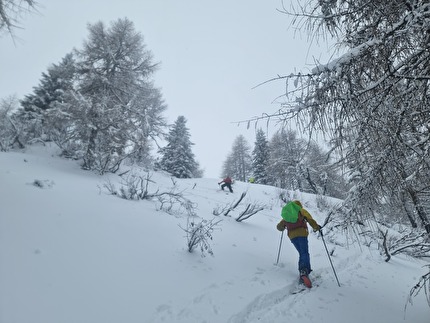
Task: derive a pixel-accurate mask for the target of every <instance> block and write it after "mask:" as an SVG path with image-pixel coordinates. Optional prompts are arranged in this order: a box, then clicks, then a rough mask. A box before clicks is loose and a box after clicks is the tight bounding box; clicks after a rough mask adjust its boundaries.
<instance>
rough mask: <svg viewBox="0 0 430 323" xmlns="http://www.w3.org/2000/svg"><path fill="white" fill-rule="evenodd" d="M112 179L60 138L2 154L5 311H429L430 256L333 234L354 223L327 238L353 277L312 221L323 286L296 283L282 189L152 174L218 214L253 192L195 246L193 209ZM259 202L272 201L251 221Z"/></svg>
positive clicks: (137, 314)
mask: <svg viewBox="0 0 430 323" xmlns="http://www.w3.org/2000/svg"><path fill="white" fill-rule="evenodd" d="M108 179H109V180H110V182H111V183H114V184H115V183H118V182H119V181H120V178H119V176H118V175H112V174H110V175H106V176H102V177H101V176H98V175H95V174H93V173H91V172H86V171H83V170H81V169H80V168H79V165H78V164H77V163H76V162H75V161H70V160H64V159H60V158H59V157H56V154H55V153H53V150H52V149H50V148H49V147H35V148H31V149H28V150H27V152H25V153H24V152H8V153H0V322H1V323H78V322H79V323H96V322H97V323H109V322H112V323H119V322H121V323H125V322H126V323H134V322H136V323H142V322H184V323H193V322H196V323H197V322H199V323H201V322H208V323H217V322H231V323H239V322H295V323H302V322H303V323H309V322H330V323H337V322H342V323H344V322H348V323H363V322H366V323H371V322H375V323H381V322H382V323H384V322H387V323H395V322H413V323H429V322H430V307H429V306H428V304H427V302H426V299H425V297H424V295H420V296H419V297H416V298H414V299H413V300H414V302H413V304H409V305H408V306H407V308H406V310H405V305H406V303H407V299H408V295H409V291H410V289H411V288H412V287H413V286H414V284H415V283H416V282H417V281H418V279H419V277H420V276H421V275H423V274H425V273H426V269H425V268H424V267H423V266H424V265H425V262H423V261H418V260H414V259H411V258H407V257H405V256H395V257H393V259H392V260H391V261H390V262H389V263H385V262H384V261H383V259H382V258H381V257H380V256H379V252H378V251H377V250H374V249H371V248H367V247H361V248H360V247H359V246H355V245H349V246H345V247H341V246H339V245H335V244H334V243H333V241H334V239H335V240H336V241H337V242H342V241H345V238H344V237H342V236H341V235H339V236H336V237H333V236H330V237H329V236H327V237H326V242H327V245H328V248H329V250H330V251H332V250H333V249H334V252H333V257H332V260H333V264H334V266H335V268H336V270H337V273H338V277H339V281H340V283H341V287H338V286H337V282H336V280H335V277H334V275H333V271H332V269H331V266H330V263H329V260H328V258H327V253H326V251H325V249H324V245H323V243H322V240H321V238H320V237H319V236H318V235H317V234H315V233H311V234H310V236H309V242H310V252H311V262H312V266H313V269H314V272H313V273H312V274H311V278H312V277H314V280H315V285H318V286H315V287H314V288H312V289H310V290H306V291H304V292H302V293H299V294H291V292H290V291H291V290H292V289H293V288H294V286H295V285H296V280H297V252H296V251H295V249H294V248H293V246H292V244H291V243H290V242H289V241H288V239H287V238H286V237H284V239H283V243H282V249H281V259H280V261H279V264H278V265H276V264H275V263H276V258H277V253H278V247H279V243H280V237H281V234H280V233H279V232H278V231H277V230H276V228H275V226H276V223H277V222H278V221H279V220H280V207H281V205H280V202H279V199H278V197H277V196H278V194H279V191H278V189H276V188H273V187H268V186H263V185H256V184H247V183H240V182H237V183H235V185H234V190H235V192H234V193H233V194H227V193H225V192H221V191H220V190H219V188H218V185H217V182H218V181H219V179H207V178H202V179H190V180H179V179H175V180H174V181H172V179H171V178H170V177H168V176H166V175H164V174H161V173H155V174H153V176H152V178H151V179H152V180H153V181H154V182H155V183H152V184H151V186H150V190H152V191H155V190H156V189H160V191H168V190H170V189H171V188H172V187H173V185H174V183H176V187H177V189H178V190H179V191H182V192H183V195H184V196H185V197H186V198H188V199H190V200H191V201H193V202H194V203H195V205H196V207H197V209H196V213H197V215H198V216H199V217H201V218H204V219H207V220H211V219H213V218H214V215H213V211H214V210H219V209H221V208H223V207H225V206H227V205H230V204H231V203H232V202H233V201H236V200H237V199H238V197H239V196H240V194H241V193H242V192H245V191H246V192H247V195H246V197H245V201H244V202H243V203H242V204H241V205H240V206H239V207H238V209H237V210H235V211H232V212H231V217H225V216H222V215H221V216H218V217H216V218H217V219H220V220H222V222H220V223H219V225H218V226H217V229H216V230H215V231H214V232H213V240H212V241H210V244H211V247H212V250H213V252H214V256H213V257H212V256H210V255H207V256H206V257H202V256H201V252H200V251H199V250H195V251H194V252H193V253H189V252H188V251H187V246H186V244H187V240H186V237H185V235H186V234H185V232H184V230H183V229H181V227H182V228H185V227H186V225H187V216H186V215H180V214H176V215H171V214H167V213H166V212H163V211H160V210H159V208H160V204H159V203H158V202H155V201H127V200H124V199H120V198H118V197H116V196H113V195H110V194H108V192H107V190H106V189H105V188H104V184H106V183H107V180H108ZM35 183H37V184H38V185H35ZM116 185H117V184H116ZM117 187H118V186H117ZM292 197H293V194H292ZM294 198H298V199H300V200H301V201H302V202H304V204H305V208H306V209H308V210H309V212H310V213H311V214H312V215H313V216H314V218H315V219H316V220H317V221H318V222H320V223H322V222H323V221H324V219H325V216H326V213H327V211H328V210H322V211H321V210H319V209H318V208H317V206H316V201H315V197H314V196H312V195H308V194H302V193H300V192H296V193H294ZM246 202H248V203H259V204H264V205H266V209H265V210H264V211H261V212H259V213H257V214H256V215H254V216H253V217H251V218H249V219H248V220H246V221H244V222H240V223H239V222H237V221H236V220H235V218H236V217H237V215H238V213H239V211H240V210H241V208H242V209H243V206H245V204H246ZM242 205H243V206H242Z"/></svg>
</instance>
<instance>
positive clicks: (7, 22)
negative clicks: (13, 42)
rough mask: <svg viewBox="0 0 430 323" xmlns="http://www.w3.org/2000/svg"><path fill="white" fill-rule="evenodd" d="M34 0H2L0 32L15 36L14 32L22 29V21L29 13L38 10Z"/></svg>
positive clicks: (0, 2)
mask: <svg viewBox="0 0 430 323" xmlns="http://www.w3.org/2000/svg"><path fill="white" fill-rule="evenodd" d="M36 6H37V2H36V1H34V0H0V32H2V31H6V32H7V33H9V34H10V35H12V36H13V30H14V29H16V28H19V27H20V20H21V19H22V16H23V15H24V14H25V13H27V12H32V11H35V10H36Z"/></svg>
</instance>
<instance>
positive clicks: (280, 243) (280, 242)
mask: <svg viewBox="0 0 430 323" xmlns="http://www.w3.org/2000/svg"><path fill="white" fill-rule="evenodd" d="M283 237H284V231H282V233H281V240H280V241H279V250H278V259H276V265H278V262H279V256H280V255H281V246H282V238H283Z"/></svg>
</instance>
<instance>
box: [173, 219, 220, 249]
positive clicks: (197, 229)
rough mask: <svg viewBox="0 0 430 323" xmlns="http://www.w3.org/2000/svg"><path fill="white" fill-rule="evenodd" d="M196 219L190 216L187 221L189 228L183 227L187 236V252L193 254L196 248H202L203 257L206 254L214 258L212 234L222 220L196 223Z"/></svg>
mask: <svg viewBox="0 0 430 323" xmlns="http://www.w3.org/2000/svg"><path fill="white" fill-rule="evenodd" d="M194 218H195V217H191V216H189V217H188V219H187V227H186V228H182V227H181V229H182V230H184V231H185V232H186V234H187V236H186V237H187V250H188V252H193V251H194V250H195V249H196V248H200V251H201V255H202V257H205V256H206V253H208V254H210V255H211V256H213V251H212V247H211V246H210V241H211V240H212V239H213V237H212V232H213V231H214V230H215V228H216V227H217V226H218V224H219V223H220V222H221V220H218V221H215V219H212V220H210V221H208V220H201V221H200V222H196V221H194Z"/></svg>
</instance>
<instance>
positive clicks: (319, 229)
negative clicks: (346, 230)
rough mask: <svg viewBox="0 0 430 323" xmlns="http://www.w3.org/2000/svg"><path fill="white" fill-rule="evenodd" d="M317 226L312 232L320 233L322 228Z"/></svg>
mask: <svg viewBox="0 0 430 323" xmlns="http://www.w3.org/2000/svg"><path fill="white" fill-rule="evenodd" d="M317 226H318V228H317V229H314V232H318V231H321V229H322V227H321V226H320V225H319V224H317Z"/></svg>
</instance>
